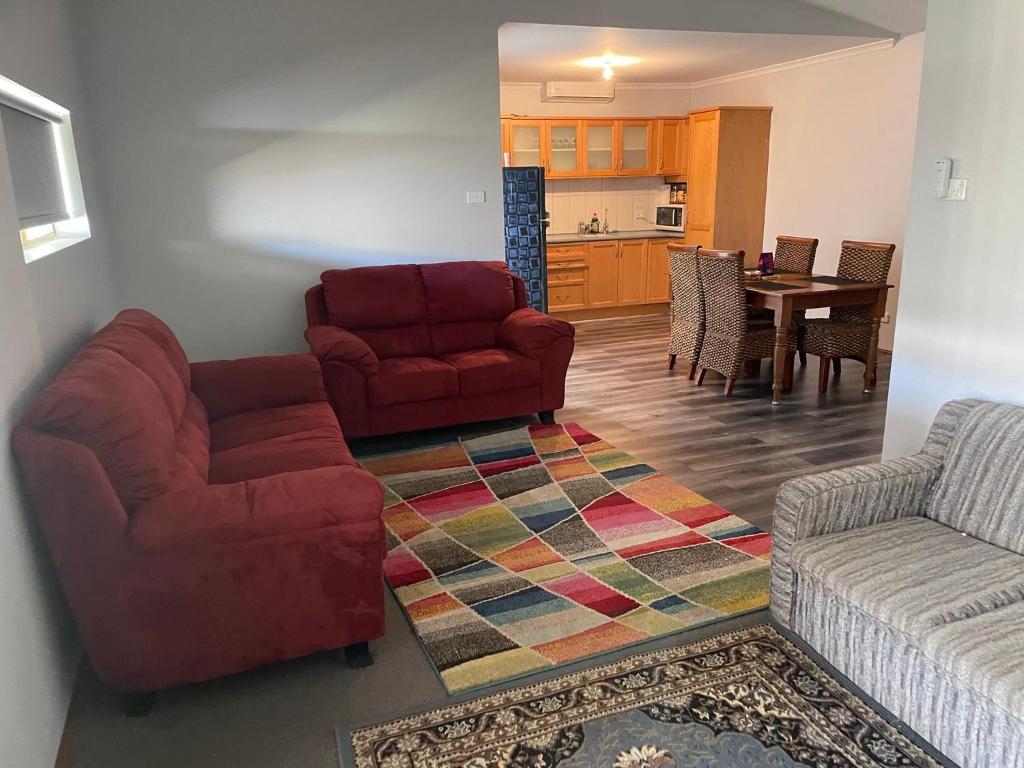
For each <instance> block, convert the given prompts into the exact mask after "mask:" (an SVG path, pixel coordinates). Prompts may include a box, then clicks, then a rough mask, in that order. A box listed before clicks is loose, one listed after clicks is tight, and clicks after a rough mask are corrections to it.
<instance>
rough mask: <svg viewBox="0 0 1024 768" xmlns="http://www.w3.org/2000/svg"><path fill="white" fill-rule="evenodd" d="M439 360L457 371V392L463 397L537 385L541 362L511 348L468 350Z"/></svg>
mask: <svg viewBox="0 0 1024 768" xmlns="http://www.w3.org/2000/svg"><path fill="white" fill-rule="evenodd" d="M442 359H443V360H444V361H445V362H446V363H449V364H450V365H451V366H452V367H454V368H455V370H457V371H458V372H459V391H460V392H461V394H462V396H463V397H475V396H477V395H489V394H491V393H494V392H505V391H507V390H510V389H522V388H523V387H529V386H532V385H534V384H539V383H540V363H539V362H538V361H536V360H532V359H530V358H529V357H526V356H525V355H521V354H519V353H518V352H513V351H512V350H511V349H502V348H500V347H491V348H490V349H471V350H469V351H468V352H454V353H452V354H450V355H445V356H444V357H443V358H442Z"/></svg>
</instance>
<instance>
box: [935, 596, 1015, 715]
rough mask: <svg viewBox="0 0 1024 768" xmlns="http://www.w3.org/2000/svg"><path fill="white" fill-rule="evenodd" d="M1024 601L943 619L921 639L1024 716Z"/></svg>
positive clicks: (948, 667) (938, 660)
mask: <svg viewBox="0 0 1024 768" xmlns="http://www.w3.org/2000/svg"><path fill="white" fill-rule="evenodd" d="M1022 638H1024V601H1021V602H1016V603H1011V604H1010V605H1007V606H1004V607H1002V608H998V609H997V610H994V611H988V612H986V613H982V614H980V615H978V616H973V617H971V618H969V619H963V620H962V621H953V622H950V623H948V624H942V625H941V626H938V627H933V628H932V629H930V630H928V631H927V632H925V634H924V635H923V636H922V637H921V638H920V639H919V640H918V641H917V643H916V644H917V646H918V649H919V650H920V651H921V653H922V654H923V655H924V657H925V658H926V659H928V660H929V661H931V662H932V663H933V664H935V665H936V666H937V667H939V669H941V670H943V671H944V672H946V673H947V674H948V675H950V676H951V677H953V678H955V679H956V680H958V681H960V682H961V683H963V684H964V685H965V686H967V687H969V688H972V689H973V690H975V691H976V692H978V693H980V694H981V695H982V696H984V697H986V698H988V699H990V700H991V701H993V702H994V703H995V704H997V705H999V706H1001V707H1002V708H1003V709H1004V710H1006V711H1007V712H1008V713H1010V714H1011V715H1013V716H1014V717H1017V718H1019V719H1021V720H1024V642H1022Z"/></svg>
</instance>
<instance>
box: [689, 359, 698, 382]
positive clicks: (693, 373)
mask: <svg viewBox="0 0 1024 768" xmlns="http://www.w3.org/2000/svg"><path fill="white" fill-rule="evenodd" d="M696 375H697V364H696V363H690V375H689V376H687V377H686V378H688V379H689V380H690V381H693V378H694V377H695V376H696Z"/></svg>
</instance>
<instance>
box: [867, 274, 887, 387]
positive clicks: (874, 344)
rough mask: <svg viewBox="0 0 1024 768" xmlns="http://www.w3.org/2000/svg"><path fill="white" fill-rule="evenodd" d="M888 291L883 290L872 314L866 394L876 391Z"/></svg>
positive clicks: (880, 291) (876, 300) (876, 299)
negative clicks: (879, 333) (880, 342)
mask: <svg viewBox="0 0 1024 768" xmlns="http://www.w3.org/2000/svg"><path fill="white" fill-rule="evenodd" d="M887 293H888V289H886V288H882V289H881V290H879V291H878V296H877V297H876V298H875V306H874V308H873V311H872V313H871V338H870V339H869V341H868V355H867V357H866V358H865V360H864V392H865V393H868V392H873V391H874V390H875V366H876V365H877V364H878V328H879V326H880V324H881V322H882V315H884V314H885V299H886V294H887Z"/></svg>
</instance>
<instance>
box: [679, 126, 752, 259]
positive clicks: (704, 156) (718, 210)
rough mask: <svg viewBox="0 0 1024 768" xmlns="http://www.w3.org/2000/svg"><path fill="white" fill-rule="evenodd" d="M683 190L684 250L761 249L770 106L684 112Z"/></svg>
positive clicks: (749, 250) (747, 253)
mask: <svg viewBox="0 0 1024 768" xmlns="http://www.w3.org/2000/svg"><path fill="white" fill-rule="evenodd" d="M689 123H690V124H689V152H688V157H687V185H686V237H685V242H686V243H687V244H688V245H700V246H703V247H704V248H718V249H722V250H740V249H742V250H744V251H746V263H747V265H754V264H756V263H757V257H758V255H759V254H760V253H761V247H762V245H763V244H764V205H765V195H766V192H767V188H768V138H769V135H770V133H771V123H772V108H771V107H709V108H707V109H699V110H694V111H692V112H690V121H689Z"/></svg>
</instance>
